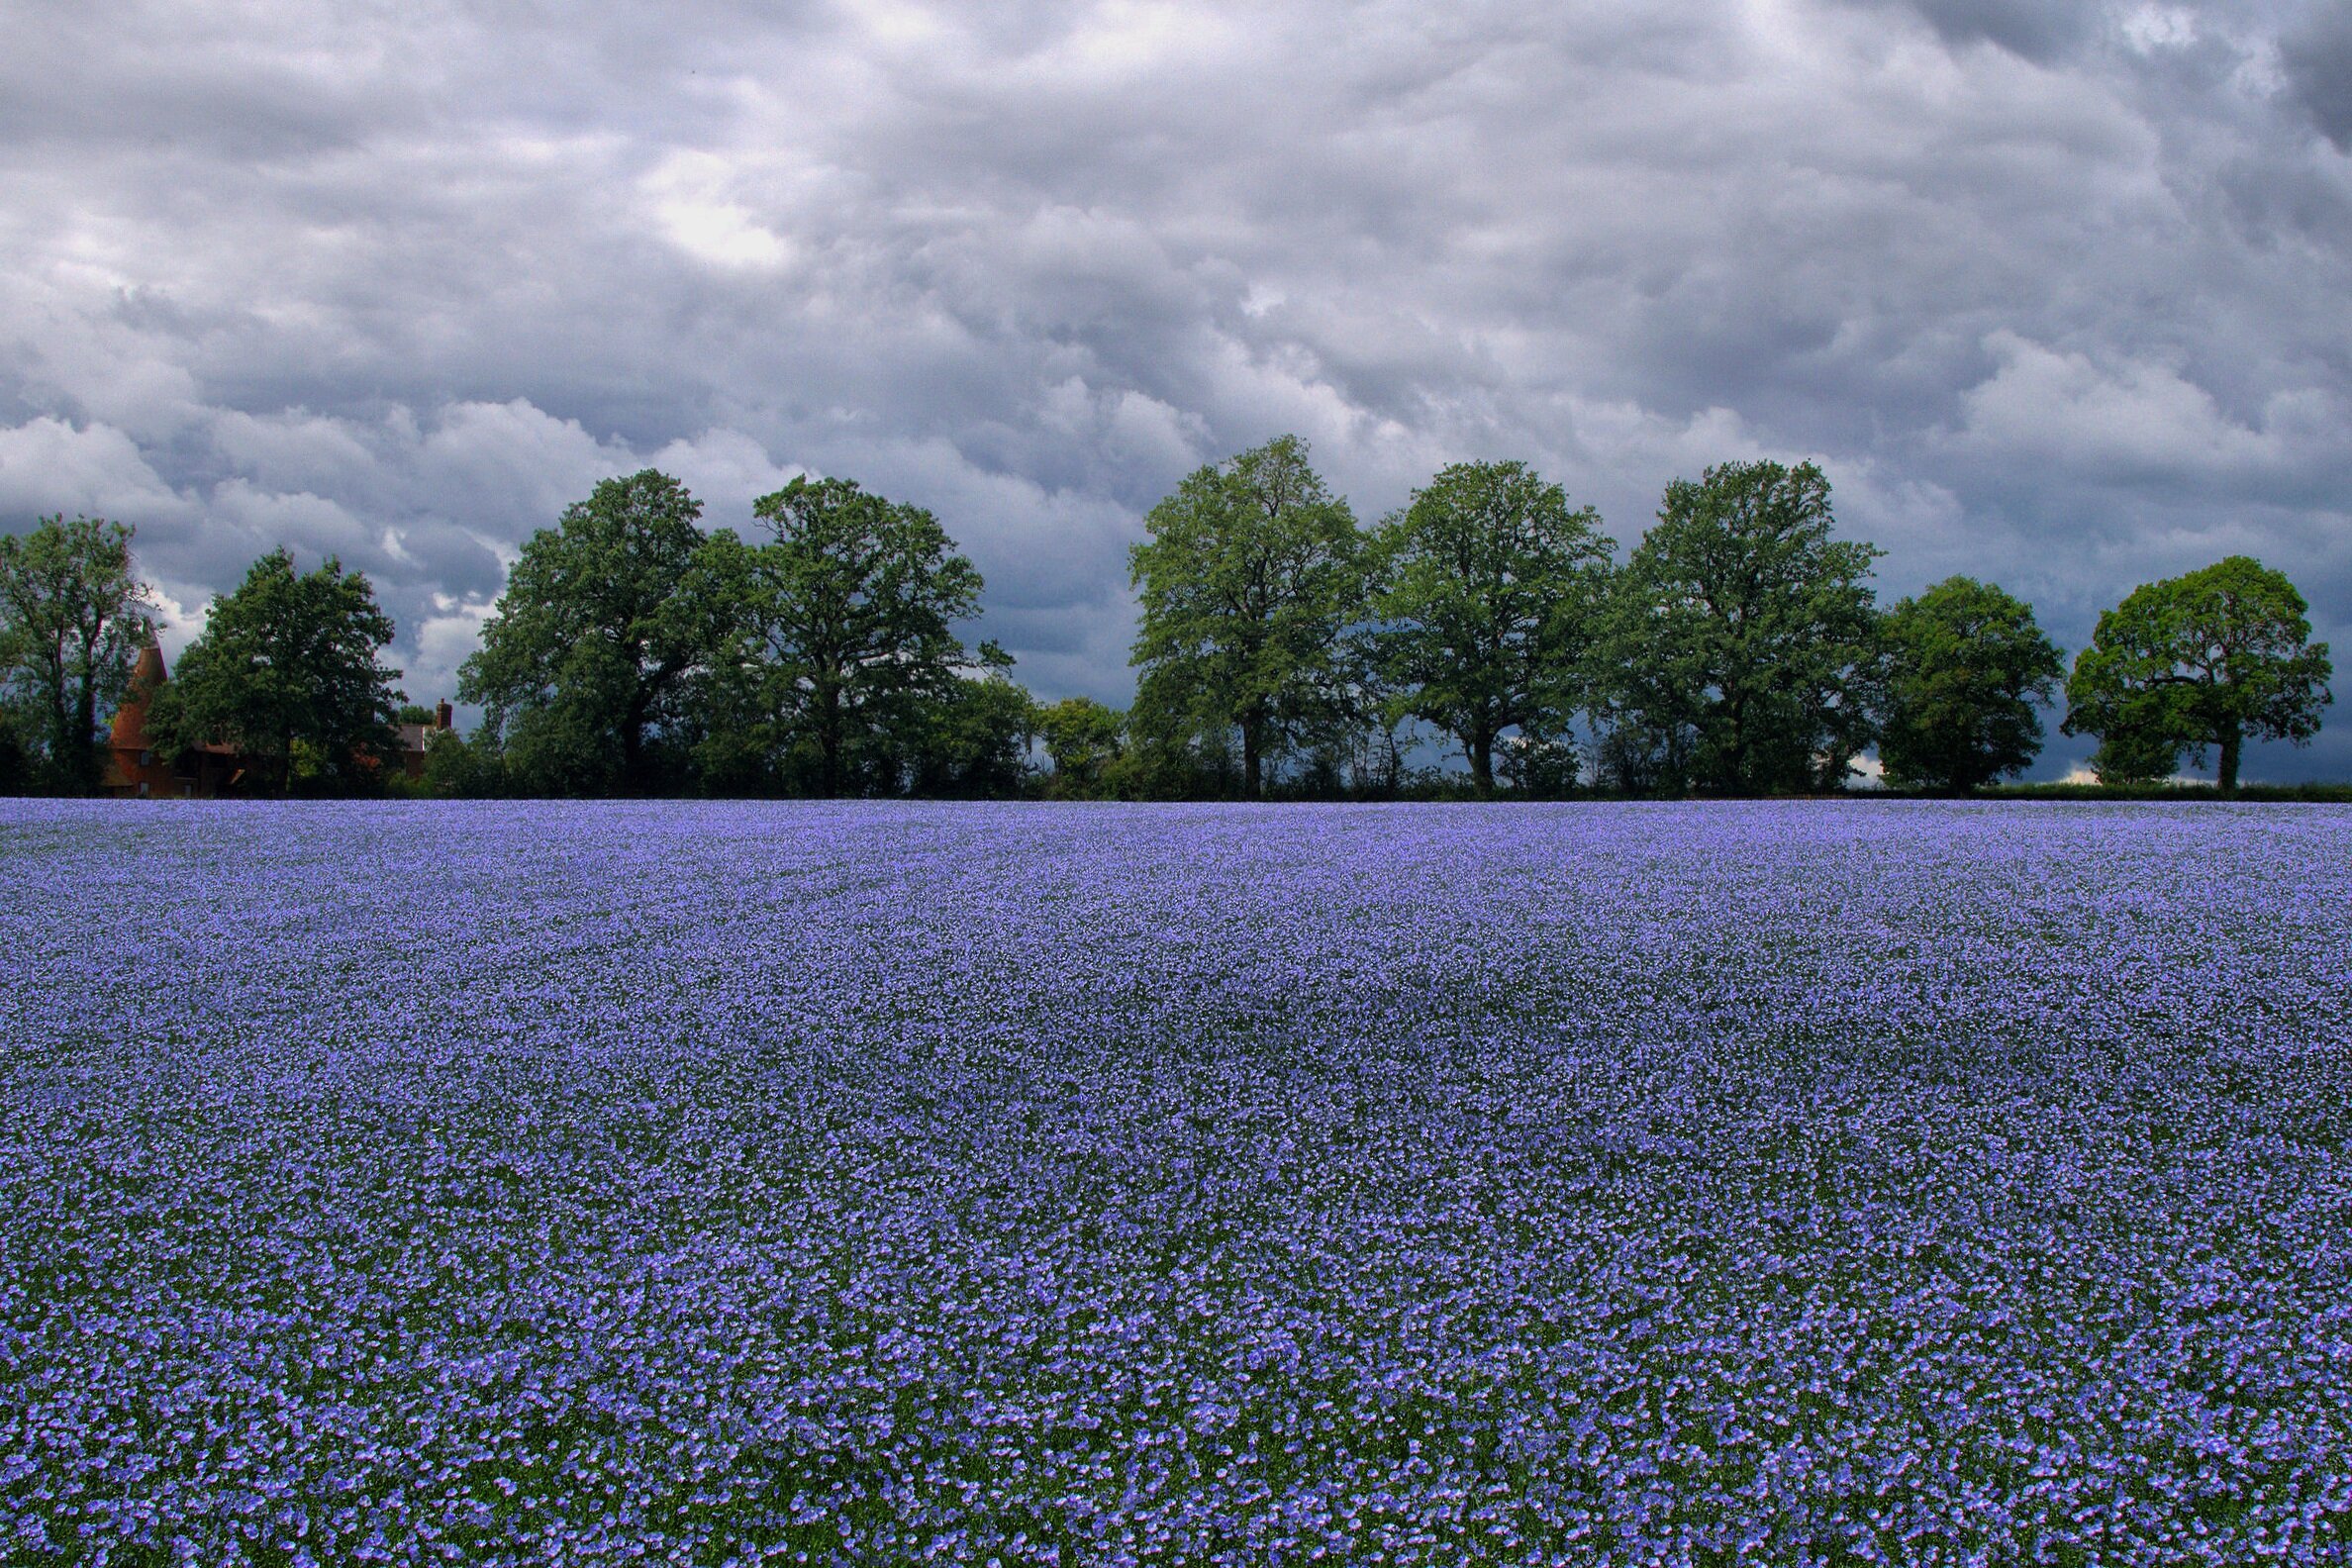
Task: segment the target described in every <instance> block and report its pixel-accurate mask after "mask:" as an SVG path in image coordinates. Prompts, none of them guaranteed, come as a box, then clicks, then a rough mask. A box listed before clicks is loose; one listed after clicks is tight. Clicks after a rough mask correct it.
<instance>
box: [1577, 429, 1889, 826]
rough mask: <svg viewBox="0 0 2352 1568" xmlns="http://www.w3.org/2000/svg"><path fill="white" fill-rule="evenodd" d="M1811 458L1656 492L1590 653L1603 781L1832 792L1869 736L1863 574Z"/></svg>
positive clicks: (1754, 465)
mask: <svg viewBox="0 0 2352 1568" xmlns="http://www.w3.org/2000/svg"><path fill="white" fill-rule="evenodd" d="M1833 521H1834V520H1833V519H1832V517H1831V515H1830V509H1829V481H1828V479H1827V478H1825V477H1824V476H1823V475H1822V473H1821V471H1820V469H1818V468H1816V467H1814V466H1813V464H1812V463H1800V464H1798V465H1797V466H1796V467H1795V468H1785V467H1783V466H1781V465H1780V464H1779V463H1775V462H1745V463H1724V464H1721V465H1719V466H1716V467H1713V468H1710V469H1708V470H1707V471H1706V474H1705V475H1704V476H1703V477H1702V478H1701V480H1700V481H1699V482H1698V483H1696V484H1694V483H1692V482H1691V481H1689V480H1687V479H1677V480H1675V481H1674V482H1673V483H1671V484H1669V485H1668V486H1667V487H1666V498H1665V504H1664V505H1663V506H1662V507H1661V508H1660V509H1659V512H1658V521H1657V524H1656V526H1655V527H1653V528H1651V529H1650V531H1649V533H1648V534H1647V535H1645V536H1644V537H1643V539H1642V541H1641V543H1640V545H1639V547H1637V548H1636V549H1635V550H1634V551H1633V556H1632V559H1631V560H1630V561H1629V562H1628V563H1627V564H1626V566H1625V569H1624V570H1623V572H1621V573H1620V574H1619V576H1618V579H1617V590H1616V592H1615V593H1614V594H1613V596H1612V604H1611V606H1610V609H1609V612H1608V617H1607V632H1606V634H1605V636H1604V637H1603V640H1602V646H1601V655H1602V658H1601V669H1602V672H1603V688H1602V697H1603V701H1602V704H1601V712H1600V714H1599V716H1598V717H1599V719H1600V721H1601V728H1602V729H1603V730H1604V732H1605V739H1604V743H1603V746H1602V749H1601V754H1600V757H1599V761H1600V764H1601V769H1602V772H1603V774H1604V775H1605V782H1611V783H1613V784H1617V786H1618V787H1625V786H1626V781H1638V787H1641V788H1644V789H1648V790H1655V791H1659V792H1666V793H1674V792H1679V791H1681V790H1684V789H1691V788H1696V789H1701V790H1708V791H1718V792H1723V793H1731V794H1759V793H1769V792H1772V791H1776V790H1811V789H1832V788H1836V787H1838V786H1840V785H1841V784H1842V783H1843V782H1844V780H1845V777H1846V773H1847V769H1848V765H1849V764H1850V763H1851V762H1852V760H1853V758H1854V756H1855V755H1856V754H1857V753H1859V752H1860V751H1861V749H1862V748H1863V746H1864V745H1866V744H1867V743H1868V741H1869V738H1870V732H1869V725H1868V719H1867V715H1866V712H1865V710H1864V706H1863V703H1862V700H1861V699H1862V689H1861V688H1862V674H1863V666H1864V664H1865V662H1866V660H1867V659H1868V656H1869V653H1870V650H1871V646H1872V641H1873V637H1874V636H1875V631H1876V628H1875V620H1876V617H1875V614H1874V612H1873V609H1872V594H1871V591H1870V589H1869V587H1868V586H1867V585H1866V584H1865V582H1864V579H1865V578H1867V577H1868V576H1869V575H1870V563H1871V562H1872V560H1874V559H1875V558H1877V556H1878V555H1879V554H1880V551H1879V550H1877V549H1876V548H1874V547H1873V546H1871V545H1869V544H1863V543H1853V542H1846V541H1841V540H1834V539H1830V537H1829V530H1830V527H1831V524H1832V522H1833Z"/></svg>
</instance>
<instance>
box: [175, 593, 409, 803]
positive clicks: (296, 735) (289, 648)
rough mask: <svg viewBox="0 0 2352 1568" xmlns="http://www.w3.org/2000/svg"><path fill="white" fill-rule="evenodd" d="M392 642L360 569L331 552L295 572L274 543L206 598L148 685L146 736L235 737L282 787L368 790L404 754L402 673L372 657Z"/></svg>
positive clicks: (180, 745) (183, 742) (183, 748)
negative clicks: (191, 635) (154, 683)
mask: <svg viewBox="0 0 2352 1568" xmlns="http://www.w3.org/2000/svg"><path fill="white" fill-rule="evenodd" d="M391 640H392V621H391V618H390V617H389V616H387V615H385V614H384V612H383V611H382V609H380V608H379V607H378V606H377V604H376V601H375V591H374V589H373V588H371V587H370V586H369V584H368V581H367V578H366V577H365V576H364V575H363V574H361V573H359V572H346V571H344V570H343V563H342V562H341V561H340V560H338V559H337V558H336V557H334V556H332V555H331V556H329V557H328V558H327V560H326V561H325V562H324V563H323V564H322V565H320V566H319V567H318V569H316V570H315V571H311V572H308V573H305V574H302V575H297V574H296V573H295V570H294V557H293V555H292V554H291V553H289V552H288V551H287V550H285V549H283V548H279V549H274V550H272V551H270V552H269V553H268V554H267V555H264V556H262V557H261V558H260V559H259V560H257V561H255V562H254V563H253V566H252V569H251V570H250V571H248V572H246V573H245V582H244V583H243V584H241V585H240V586H239V587H238V588H237V589H236V591H234V592H232V593H229V594H225V595H223V596H222V597H221V598H219V599H217V600H215V601H214V602H213V607H212V613H211V614H210V615H209V616H208V617H207V618H206V620H205V624H204V631H203V633H202V634H200V635H199V636H198V637H197V638H196V640H195V641H193V642H191V643H189V644H188V648H187V651H185V652H183V653H182V654H181V655H180V657H179V667H178V668H177V669H176V670H174V671H173V672H172V676H171V679H170V680H168V681H166V682H164V683H163V685H162V686H161V687H160V688H159V689H158V690H157V692H156V693H155V696H154V699H153V702H152V704H151V705H150V707H149V709H148V712H147V734H148V735H149V737H150V739H151V740H152V741H153V743H154V746H155V749H157V750H158V751H161V752H164V753H166V754H171V753H181V754H184V753H185V752H187V751H189V750H192V749H194V748H195V747H196V746H198V745H202V744H208V743H225V744H228V745H232V746H235V747H236V748H237V749H238V750H239V751H242V752H244V753H245V754H247V755H249V756H251V757H254V758H256V759H257V760H258V762H259V766H260V771H261V772H262V774H263V776H264V778H266V779H268V780H269V781H270V782H272V783H274V784H275V786H276V787H277V788H278V789H279V790H280V791H281V792H291V791H292V790H294V789H297V788H299V789H301V790H303V791H305V792H306V793H343V792H348V791H352V790H358V789H365V788H371V787H374V786H375V785H376V784H378V783H379V781H380V780H381V778H382V776H383V774H384V771H385V770H386V769H388V768H392V767H396V766H397V765H398V758H399V754H400V753H399V737H398V736H397V735H395V734H394V733H393V729H392V722H393V715H394V713H395V712H397V705H398V703H399V702H400V700H401V694H400V693H399V692H398V691H396V690H394V689H393V685H392V683H393V682H394V681H395V680H397V679H399V677H400V671H398V670H396V669H386V668H385V667H384V666H383V665H381V664H379V663H378V662H376V655H377V653H378V651H379V650H380V649H382V648H383V647H384V646H385V645H386V644H388V643H389V642H391Z"/></svg>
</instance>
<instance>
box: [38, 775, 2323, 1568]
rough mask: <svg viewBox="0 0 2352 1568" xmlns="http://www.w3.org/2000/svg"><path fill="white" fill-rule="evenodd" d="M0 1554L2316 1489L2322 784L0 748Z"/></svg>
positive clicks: (442, 1554)
mask: <svg viewBox="0 0 2352 1568" xmlns="http://www.w3.org/2000/svg"><path fill="white" fill-rule="evenodd" d="M0 965H4V967H5V974H6V978H7V988H6V993H5V1000H4V1001H0V1008H4V1009H5V1029H4V1030H0V1560H4V1561H6V1562H9V1563H12V1564H46V1563H63V1562H91V1563H103V1562H112V1563H142V1564H145V1563H174V1562H180V1563H201V1564H207V1565H210V1564H216V1563H245V1562H250V1563H270V1564H345V1563H430V1562H464V1563H516V1564H522V1563H534V1564H536V1563H609V1562H619V1561H626V1560H642V1561H647V1562H664V1563H667V1562H676V1563H707V1564H719V1563H755V1562H794V1563H797V1562H803V1561H806V1562H813V1563H870V1564H885V1563H888V1564H900V1563H917V1562H927V1561H945V1562H974V1563H988V1562H991V1561H994V1562H997V1563H1000V1564H1003V1565H1012V1564H1017V1563H1060V1564H1072V1565H1075V1564H1128V1563H1161V1564H1203V1563H1222V1562H1230V1563H1246V1564H1303V1563H1313V1562H1323V1563H1352V1564H1371V1563H1380V1564H1414V1563H1419V1564H1432V1565H1434V1564H1454V1563H1465V1562H1467V1563H1514V1564H1517V1563H1528V1564H1537V1563H1541V1564H1551V1563H1586V1562H1593V1563H1622V1564H1685V1563H1690V1564H1717V1563H1750V1562H1752V1563H1773V1564H1806V1563H1811V1564H1831V1563H1841V1564H1842V1563H1906V1564H1960V1563H1995V1564H2008V1563H2018V1562H2047V1563H2078V1564H2088V1563H2098V1564H2141V1563H2144V1564H2158V1563H2162V1564H2176V1563H2226V1564H2244V1563H2252V1562H2262V1561H2270V1562H2290V1563H2299V1562H2326V1561H2342V1560H2344V1558H2345V1556H2346V1555H2347V1554H2348V1553H2352V1148H2348V1145H2347V1134H2348V1133H2352V811H2346V810H2343V809H2336V808H2326V807H2309V808H2299V807H2250V808H2243V809H2234V808H2228V807H2216V806H2205V807H2165V806H2056V805H2042V806H2032V805H2027V806H2016V805H2010V806H1937V805H1929V804H1904V803H1877V804H1843V805H1839V804H1803V803H1791V804H1755V805H1731V804H1718V805H1700V806H1672V805H1668V806H1573V805H1572V806H1561V807H1557V808H1536V807H1520V808H1511V809H1487V810H1481V809H1477V808H1473V807H1453V808H1449V807H1393V808H1380V807H1365V808H1344V807H1333V808H1304V807H1302V808H1288V809H1272V810H1252V809H1245V808H1231V807H1171V808H1148V807H1135V808H1125V807H1103V808H1086V807H1067V808H1038V807H1022V806H915V805H900V804H865V805H840V806H825V805H775V806H759V805H677V804H650V805H611V804H606V805H587V806H571V805H521V806H518V805H481V806H469V805H461V804H439V805H415V806H399V805H385V804H380V803H379V804H368V805H351V806H341V805H287V806H267V805H207V806H197V805H184V806H183V805H164V804H145V805H143V804H140V803H121V804H110V803H94V802H63V803H39V802H14V803H6V804H5V805H0Z"/></svg>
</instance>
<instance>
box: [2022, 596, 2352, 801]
mask: <svg viewBox="0 0 2352 1568" xmlns="http://www.w3.org/2000/svg"><path fill="white" fill-rule="evenodd" d="M2308 608H2309V607H2308V606H2307V605H2305V604H2304V603H2303V595H2302V594H2300V593H2298V592H2296V589H2295V585H2294V584H2293V583H2291V582H2289V581H2288V580H2287V578H2286V576H2285V575H2284V574H2282V573H2280V572H2275V571H2272V570H2271V569H2270V568H2268V567H2266V566H2264V565H2263V564H2262V563H2261V562H2260V561H2257V560H2255V559H2254V558H2253V557H2252V556H2248V555H2232V556H2229V557H2228V558H2227V559H2225V560H2219V561H2215V562H2214V563H2213V564H2212V565H2210V566H2207V567H2205V568H2204V569H2202V570H2199V571H2193V572H2190V573H2188V574H2187V575H2185V576H2181V577H2172V578H2167V579H2165V580H2164V581H2162V582H2153V583H2147V584H2144V585H2142V586H2141V587H2139V588H2135V589H2133V590H2132V591H2131V593H2130V594H2129V595H2128V596H2126V597H2125V598H2124V600H2123V602H2122V603H2121V604H2119V605H2117V606H2116V607H2115V608H2114V609H2112V610H2109V611H2107V613H2106V614H2104V615H2102V616H2101V617H2100V618H2099V629H2098V631H2097V632H2096V633H2094V634H2093V636H2092V638H2091V645H2090V646H2089V647H2087V648H2085V649H2083V651H2082V652H2081V653H2080V654H2078V655H2077V656H2076V658H2075V665H2074V673H2073V674H2072V675H2071V676H2070V677H2069V678H2068V680H2067V683H2066V703H2067V713H2066V723H2065V729H2066V732H2067V734H2069V735H2097V736H2099V737H2100V742H2101V744H2100V752H2101V760H2102V763H2103V766H2102V771H2101V776H2102V777H2103V778H2106V777H2109V776H2110V775H2111V776H2113V777H2115V778H2119V779H2121V778H2132V777H2139V776H2148V775H2152V774H2156V773H2160V772H2169V771H2170V770H2171V768H2172V767H2173V766H2174V765H2176V764H2177V763H2178V760H2179V758H2180V756H2181V754H2182V753H2183V752H2184V751H2186V752H2187V753H2189V755H2190V757H2191V758H2192V760H2194V761H2195V762H2197V763H2198V764H2199V765H2200V766H2203V765H2204V764H2205V758H2206V756H2207V753H2208V748H2210V749H2211V750H2213V751H2217V752H2218V753H2219V766H2218V769H2217V777H2216V782H2217V783H2218V784H2219V786H2220V787H2221V788H2222V789H2223V790H2234V789H2236V788H2237V782H2238V763H2239V759H2240V757H2241V755H2242V754H2243V751H2244V748H2245V742H2246V741H2247V740H2248V739H2249V738H2252V739H2261V740H2288V741H2292V742H2294V743H2295V744H2298V745H2302V744H2305V743H2307V742H2308V741H2309V740H2310V738H2311V736H2313V735H2316V734H2318V732H2319V712H2320V710H2321V709H2322V708H2325V707H2326V706H2327V705H2328V704H2329V703H2331V702H2333V701H2334V700H2335V698H2334V694H2333V693H2332V692H2330V691H2329V690H2328V687H2327V682H2328V680H2329V678H2330V677H2331V676H2332V675H2333V673H2334V671H2333V668H2332V666H2330V664H2329V663H2328V658H2327V644H2326V643H2324V642H2313V641H2312V640H2311V639H2310V638H2311V624H2310V622H2309V620H2308V619H2306V616H2305V612H2306V611H2307V610H2308Z"/></svg>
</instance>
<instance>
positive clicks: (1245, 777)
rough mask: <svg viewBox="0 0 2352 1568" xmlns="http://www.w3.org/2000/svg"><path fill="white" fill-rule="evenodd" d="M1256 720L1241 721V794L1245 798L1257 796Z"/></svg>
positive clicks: (1255, 797)
mask: <svg viewBox="0 0 2352 1568" xmlns="http://www.w3.org/2000/svg"><path fill="white" fill-rule="evenodd" d="M1259 760H1260V759H1259V757H1258V722H1257V721H1256V720H1254V719H1244V720H1242V721H1241V795H1242V798H1243V799H1245V800H1256V799H1257V798H1258V774H1259Z"/></svg>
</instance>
